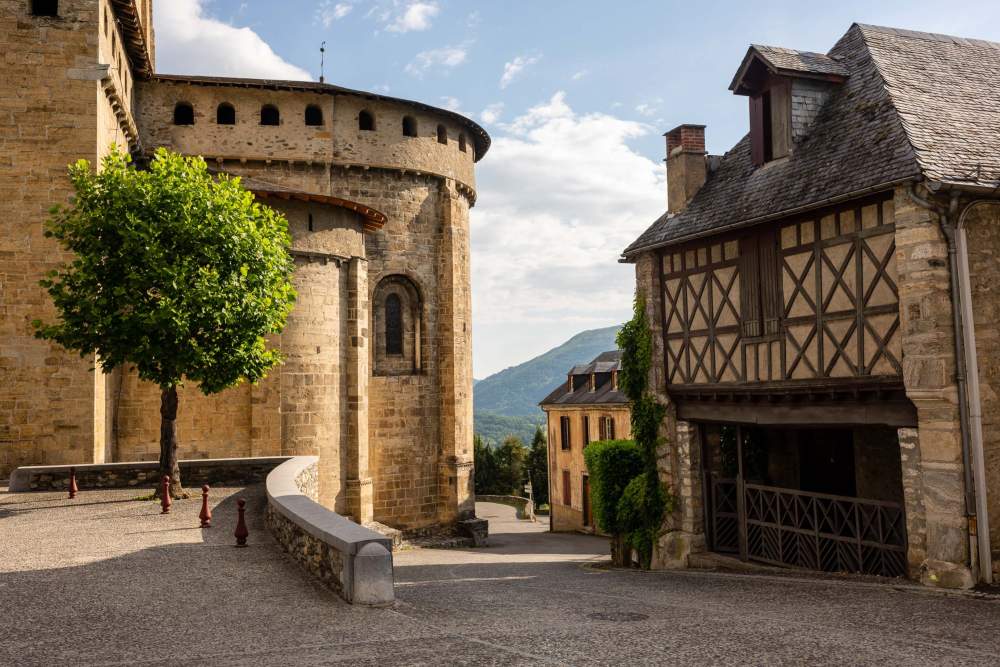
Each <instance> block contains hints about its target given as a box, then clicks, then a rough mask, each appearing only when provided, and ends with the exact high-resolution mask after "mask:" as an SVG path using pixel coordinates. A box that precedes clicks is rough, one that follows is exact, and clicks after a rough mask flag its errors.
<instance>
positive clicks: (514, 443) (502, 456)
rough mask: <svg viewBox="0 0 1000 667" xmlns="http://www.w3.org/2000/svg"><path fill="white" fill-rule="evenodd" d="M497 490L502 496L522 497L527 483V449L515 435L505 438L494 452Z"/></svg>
mask: <svg viewBox="0 0 1000 667" xmlns="http://www.w3.org/2000/svg"><path fill="white" fill-rule="evenodd" d="M496 456H497V489H498V492H499V493H501V494H503V495H515V496H520V495H524V490H523V488H524V483H525V482H526V481H528V467H527V465H526V464H527V460H528V448H527V447H525V446H524V443H523V442H522V441H521V439H520V438H519V437H517V436H516V435H511V436H507V437H506V438H504V441H503V443H502V444H501V445H500V447H499V448H498V449H497V451H496Z"/></svg>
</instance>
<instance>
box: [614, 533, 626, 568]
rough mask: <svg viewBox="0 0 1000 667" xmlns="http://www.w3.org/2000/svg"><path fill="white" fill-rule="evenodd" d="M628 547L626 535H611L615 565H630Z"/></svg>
mask: <svg viewBox="0 0 1000 667" xmlns="http://www.w3.org/2000/svg"><path fill="white" fill-rule="evenodd" d="M627 551H628V549H626V548H625V536H624V535H620V534H615V535H612V536H611V564H612V565H614V566H615V567H627V566H628V565H629V562H628V561H629V559H628V554H627V553H626V552H627Z"/></svg>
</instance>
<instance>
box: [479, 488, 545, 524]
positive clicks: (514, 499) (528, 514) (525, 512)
mask: <svg viewBox="0 0 1000 667" xmlns="http://www.w3.org/2000/svg"><path fill="white" fill-rule="evenodd" d="M476 502H480V503H499V504H500V505H510V506H511V507H513V508H514V509H515V510H517V518H518V519H527V520H528V521H534V520H535V504H534V503H533V502H532V501H531V500H529V499H528V498H522V497H521V496H485V495H480V494H478V493H477V494H476Z"/></svg>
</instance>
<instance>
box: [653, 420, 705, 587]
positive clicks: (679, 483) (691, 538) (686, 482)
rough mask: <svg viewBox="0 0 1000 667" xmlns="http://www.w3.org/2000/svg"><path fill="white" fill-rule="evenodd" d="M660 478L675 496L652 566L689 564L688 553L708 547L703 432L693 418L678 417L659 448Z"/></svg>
mask: <svg viewBox="0 0 1000 667" xmlns="http://www.w3.org/2000/svg"><path fill="white" fill-rule="evenodd" d="M658 454H659V459H660V479H661V481H664V483H665V484H666V485H667V488H668V490H669V491H670V492H671V493H673V495H674V498H675V500H676V504H675V506H674V511H673V512H671V513H670V514H668V515H667V516H666V517H665V518H664V522H663V529H664V532H663V534H662V535H661V536H660V539H659V542H658V543H657V545H656V549H655V550H654V553H653V562H652V568H653V569H668V568H672V567H687V564H688V556H690V555H691V554H692V553H694V552H698V551H704V550H705V521H704V509H703V502H704V501H703V496H702V484H701V434H700V432H699V430H698V426H697V425H696V424H694V423H691V422H686V421H677V422H676V424H675V426H674V437H673V438H672V439H671V440H670V441H668V442H666V443H664V444H663V445H662V446H661V447H660V451H659V452H658Z"/></svg>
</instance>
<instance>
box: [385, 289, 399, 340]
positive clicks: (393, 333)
mask: <svg viewBox="0 0 1000 667" xmlns="http://www.w3.org/2000/svg"><path fill="white" fill-rule="evenodd" d="M385 353H386V354H403V301H402V300H401V299H400V298H399V295H398V294H390V295H388V296H386V297H385Z"/></svg>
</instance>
